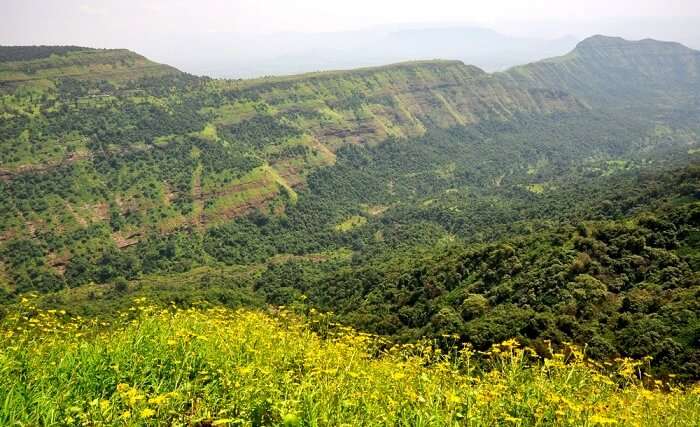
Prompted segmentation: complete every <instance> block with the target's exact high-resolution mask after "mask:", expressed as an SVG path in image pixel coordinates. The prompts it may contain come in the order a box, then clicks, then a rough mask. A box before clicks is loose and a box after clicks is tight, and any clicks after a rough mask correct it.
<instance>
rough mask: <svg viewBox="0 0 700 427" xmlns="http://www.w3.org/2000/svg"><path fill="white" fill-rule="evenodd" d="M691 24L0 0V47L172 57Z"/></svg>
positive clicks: (515, 3) (553, 13)
mask: <svg viewBox="0 0 700 427" xmlns="http://www.w3.org/2000/svg"><path fill="white" fill-rule="evenodd" d="M699 22H700V0H577V1H566V0H480V1H469V0H429V1H426V0H342V1H337V0H101V1H98V0H92V1H91V0H0V44H1V45H27V44H71V45H81V46H91V47H105V48H129V49H132V50H135V51H138V52H141V53H144V54H147V55H151V56H155V57H156V58H155V59H160V60H171V61H173V60H174V61H175V62H177V61H178V59H177V55H176V53H179V55H180V57H183V56H184V55H185V53H184V52H177V50H178V49H177V46H174V45H173V42H172V41H173V40H188V41H189V40H199V44H198V45H197V46H198V47H199V48H204V49H206V48H207V47H209V48H210V50H211V51H212V55H213V54H214V53H215V52H214V50H215V49H217V48H219V46H220V44H221V43H222V41H221V40H225V42H226V44H229V45H236V44H239V45H245V49H247V50H246V51H245V52H253V51H254V50H258V51H260V50H265V49H267V47H268V46H266V45H265V43H264V41H261V40H265V36H266V35H270V34H279V33H324V32H343V31H357V30H371V29H372V28H389V27H392V26H393V27H400V26H401V25H407V24H410V25H413V26H416V25H423V26H435V25H438V26H439V25H443V26H444V25H468V26H478V27H484V28H490V29H495V30H497V31H499V32H501V33H503V34H507V35H510V36H529V37H540V38H549V39H554V38H558V37H563V36H567V35H569V36H572V35H573V36H575V37H579V38H583V37H585V36H587V35H591V34H595V33H600V32H608V33H610V32H614V33H618V34H612V35H622V36H627V37H631V38H644V37H654V38H663V39H669V40H677V41H681V42H684V43H686V44H689V45H693V44H696V45H695V46H692V47H696V48H700V28H698V27H700V25H697V24H698V23H699ZM222 35H225V38H224V37H223V36H222ZM217 37H218V43H219V44H218V45H217V44H216V43H213V42H210V40H216V39H217ZM268 40H271V39H268ZM168 41H170V43H168ZM192 46H194V45H192ZM192 46H190V45H183V46H182V48H183V49H185V48H191V47H192ZM239 50H240V51H241V52H243V51H244V50H243V48H241V49H239ZM271 50H274V49H271ZM251 54H252V53H251Z"/></svg>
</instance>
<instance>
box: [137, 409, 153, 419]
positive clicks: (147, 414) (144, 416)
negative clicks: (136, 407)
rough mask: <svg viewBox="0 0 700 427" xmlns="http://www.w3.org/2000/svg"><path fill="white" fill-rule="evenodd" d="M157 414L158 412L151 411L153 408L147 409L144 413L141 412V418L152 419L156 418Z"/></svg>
mask: <svg viewBox="0 0 700 427" xmlns="http://www.w3.org/2000/svg"><path fill="white" fill-rule="evenodd" d="M155 414H156V411H154V410H153V409H151V408H146V409H144V410H143V411H141V412H140V413H139V416H140V417H141V418H151V417H152V416H154V415H155Z"/></svg>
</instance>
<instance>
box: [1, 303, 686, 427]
mask: <svg viewBox="0 0 700 427" xmlns="http://www.w3.org/2000/svg"><path fill="white" fill-rule="evenodd" d="M146 304H147V302H144V301H143V300H139V301H138V304H137V305H136V306H134V307H132V309H133V310H132V311H125V312H123V313H122V315H121V316H120V318H122V319H125V320H126V321H128V324H126V325H124V326H121V325H119V324H117V325H107V324H106V323H105V324H103V325H102V326H97V325H93V324H91V323H90V322H89V321H85V320H80V319H77V320H75V319H74V320H70V319H68V318H67V316H66V315H65V314H63V313H61V312H44V311H40V310H39V311H38V310H36V308H34V307H32V305H31V302H30V301H27V302H25V304H24V306H23V311H22V312H21V313H20V314H21V315H22V316H24V318H21V317H18V318H15V319H12V320H10V322H9V323H8V324H7V325H6V326H5V327H6V328H10V327H14V328H17V330H18V331H19V332H17V333H14V332H13V331H9V332H8V329H3V334H2V335H0V344H2V346H0V356H2V357H1V358H0V369H1V370H2V371H3V372H4V373H5V375H3V376H2V377H0V399H2V402H3V405H2V408H1V409H0V422H2V423H3V424H18V423H21V424H32V425H35V424H36V425H50V424H61V425H81V424H97V423H99V424H105V425H173V424H181V425H196V426H232V425H283V426H288V427H297V426H303V425H386V424H392V425H412V426H428V425H430V426H434V425H439V426H443V425H445V426H447V425H456V424H457V425H462V424H464V423H475V424H478V425H502V424H505V423H507V425H510V424H514V425H591V426H593V425H609V424H617V423H620V424H625V425H626V424H630V425H636V424H640V425H646V426H664V425H668V424H669V421H671V420H672V421H671V422H672V423H673V425H677V426H692V425H695V421H696V420H697V418H698V416H700V397H699V394H698V386H697V385H696V386H694V387H693V386H688V387H683V386H679V385H676V384H674V383H672V382H666V381H660V380H657V381H656V382H654V381H648V382H645V381H640V380H639V379H638V378H637V376H636V372H638V371H644V370H646V366H645V364H644V363H642V362H639V361H633V360H629V359H620V360H618V361H616V362H615V363H614V364H610V365H609V366H607V367H603V366H602V365H600V364H597V363H595V362H592V361H590V360H588V359H586V358H585V357H584V356H583V354H582V353H581V352H580V350H579V349H576V348H575V347H569V348H568V349H567V351H566V352H556V351H551V350H550V351H548V352H547V353H546V356H545V357H543V358H540V357H538V356H537V355H536V353H535V352H534V350H532V349H531V348H523V347H521V346H520V345H518V343H517V342H515V341H513V340H510V341H506V342H503V343H499V344H498V345H495V346H493V347H492V348H491V349H490V351H489V352H488V355H487V356H486V359H485V360H484V361H483V362H479V359H478V355H477V353H476V352H474V351H473V350H471V349H470V348H468V347H465V348H463V349H459V348H455V349H453V350H454V352H453V353H451V354H449V353H448V354H443V353H439V352H435V351H433V349H432V347H430V346H429V345H427V344H426V343H419V344H416V345H414V344H411V345H405V346H393V347H387V346H386V344H385V343H384V342H383V341H382V340H381V339H379V338H378V337H374V336H370V335H367V334H362V333H357V332H355V331H353V330H351V329H349V328H342V327H337V326H334V325H333V324H329V323H328V320H327V318H326V317H325V316H323V315H319V314H317V313H313V312H311V313H310V314H309V316H308V317H306V318H303V317H299V316H298V315H295V314H293V313H291V312H288V311H280V312H278V313H276V314H265V313H260V312H251V311H244V310H239V311H235V312H234V311H231V310H225V309H209V310H201V309H200V310H186V311H185V310H177V309H172V308H171V309H170V310H155V308H154V307H149V306H147V305H146ZM126 321H123V322H124V323H127V322H126ZM23 348H31V349H32V351H21V350H20V349H23ZM56 396H60V398H56Z"/></svg>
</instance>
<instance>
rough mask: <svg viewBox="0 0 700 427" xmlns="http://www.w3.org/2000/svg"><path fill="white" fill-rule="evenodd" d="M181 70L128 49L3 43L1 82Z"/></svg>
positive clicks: (116, 77) (14, 83) (115, 78)
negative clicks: (11, 44)
mask: <svg viewBox="0 0 700 427" xmlns="http://www.w3.org/2000/svg"><path fill="white" fill-rule="evenodd" d="M176 73H179V71H177V70H176V69H174V68H172V67H169V66H166V65H161V64H156V63H154V62H151V61H149V60H148V59H146V58H144V57H143V56H141V55H137V54H135V53H133V52H130V51H128V50H126V49H88V48H82V47H77V46H56V47H54V46H0V85H2V86H3V87H8V86H12V87H16V86H18V85H20V84H24V85H26V84H29V83H32V84H33V85H44V84H51V81H52V80H54V79H63V78H74V79H86V80H100V79H102V80H112V81H124V80H133V79H137V78H140V77H161V76H166V75H170V74H176Z"/></svg>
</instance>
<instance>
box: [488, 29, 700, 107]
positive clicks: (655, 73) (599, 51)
mask: <svg viewBox="0 0 700 427" xmlns="http://www.w3.org/2000/svg"><path fill="white" fill-rule="evenodd" d="M498 77H499V78H500V79H501V80H503V81H504V82H509V83H511V84H515V85H517V86H519V87H529V88H537V87H547V88H557V89H560V90H564V91H566V92H568V93H571V94H573V95H574V96H576V97H577V98H579V99H581V100H584V101H585V102H586V103H588V104H590V105H591V106H595V107H606V108H619V107H623V108H629V107H632V108H639V107H642V106H644V104H654V108H663V107H667V106H671V105H679V104H696V103H697V99H698V97H699V96H700V52H698V51H695V50H693V49H689V48H687V47H685V46H683V45H680V44H678V43H670V42H660V41H656V40H648V39H647V40H641V41H627V40H624V39H622V38H618V37H605V36H593V37H590V38H588V39H586V40H584V41H582V42H581V43H579V44H578V46H577V47H576V48H575V49H574V50H573V51H572V52H571V53H569V54H567V55H565V56H562V57H557V58H551V59H547V60H543V61H539V62H535V63H532V64H527V65H523V66H519V67H515V68H512V69H510V70H508V71H506V72H504V73H500V74H498Z"/></svg>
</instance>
